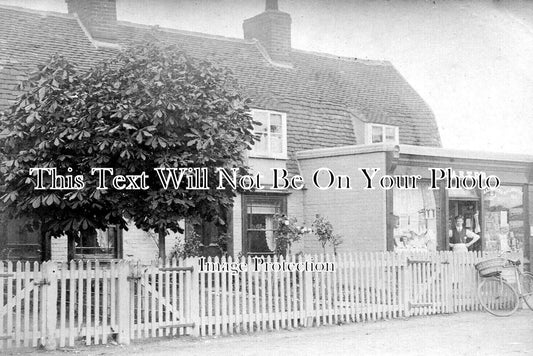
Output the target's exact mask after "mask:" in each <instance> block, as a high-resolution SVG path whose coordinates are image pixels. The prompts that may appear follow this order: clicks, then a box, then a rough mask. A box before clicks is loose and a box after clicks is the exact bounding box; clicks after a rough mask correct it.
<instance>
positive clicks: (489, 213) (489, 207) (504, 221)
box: [482, 186, 525, 252]
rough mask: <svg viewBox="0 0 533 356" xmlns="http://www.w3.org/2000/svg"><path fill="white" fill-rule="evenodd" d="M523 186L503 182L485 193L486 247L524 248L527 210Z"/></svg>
mask: <svg viewBox="0 0 533 356" xmlns="http://www.w3.org/2000/svg"><path fill="white" fill-rule="evenodd" d="M523 202H524V197H523V190H522V187H521V186H500V187H499V188H497V189H496V190H492V191H487V192H485V193H484V196H483V205H484V209H483V210H484V212H483V219H482V221H483V226H484V237H485V241H484V250H485V251H502V252H507V251H519V250H522V249H523V248H524V238H525V214H524V204H523Z"/></svg>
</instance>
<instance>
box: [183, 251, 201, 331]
mask: <svg viewBox="0 0 533 356" xmlns="http://www.w3.org/2000/svg"><path fill="white" fill-rule="evenodd" d="M186 261H187V266H189V267H192V271H191V279H190V281H191V288H190V289H189V291H190V292H189V298H188V299H189V313H190V314H189V315H190V318H191V322H192V323H193V324H194V326H193V327H192V333H191V335H192V336H200V264H199V260H198V257H192V258H188V259H187V260H186ZM202 293H203V291H202Z"/></svg>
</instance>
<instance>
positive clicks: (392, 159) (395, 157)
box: [385, 145, 400, 251]
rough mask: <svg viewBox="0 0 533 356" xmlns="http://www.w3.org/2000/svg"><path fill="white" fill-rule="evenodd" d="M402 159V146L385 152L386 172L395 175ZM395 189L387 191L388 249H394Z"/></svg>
mask: <svg viewBox="0 0 533 356" xmlns="http://www.w3.org/2000/svg"><path fill="white" fill-rule="evenodd" d="M399 160H400V146H398V145H396V146H394V149H393V150H392V151H387V152H386V153H385V167H386V174H387V175H393V174H394V171H395V170H396V166H397V165H398V161H399ZM393 207H394V205H393V190H392V189H389V190H387V191H386V192H385V211H386V224H387V237H386V238H387V251H394V236H393V235H394V214H393Z"/></svg>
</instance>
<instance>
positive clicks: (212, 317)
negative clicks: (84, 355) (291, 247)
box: [0, 252, 484, 349]
mask: <svg viewBox="0 0 533 356" xmlns="http://www.w3.org/2000/svg"><path fill="white" fill-rule="evenodd" d="M482 258H484V257H483V256H482V255H481V254H479V253H473V252H470V253H463V254H455V253H452V252H439V253H433V254H408V253H404V254H397V253H392V252H372V253H364V252H363V253H349V254H340V255H338V256H331V255H305V256H289V257H287V258H284V257H276V256H271V257H267V258H266V260H264V261H263V262H264V263H263V264H261V266H262V267H264V265H265V264H269V266H271V267H272V268H270V269H268V270H267V269H265V268H259V269H258V270H255V269H254V268H253V267H254V265H255V263H259V262H256V261H254V259H253V258H252V257H248V258H241V259H232V258H231V257H228V258H225V257H223V258H221V259H219V258H214V259H210V258H208V259H207V260H203V262H202V261H201V260H200V259H198V258H189V259H185V260H171V261H165V263H154V264H152V265H150V266H143V265H140V264H137V263H132V262H125V261H115V262H111V263H105V264H104V263H99V262H98V261H77V262H74V261H73V262H71V263H69V264H67V263H55V262H45V263H42V264H38V263H31V264H30V263H20V262H17V263H12V262H0V291H1V293H0V308H1V309H0V349H9V348H15V347H36V346H40V345H44V346H45V347H46V348H49V349H54V348H56V347H64V346H75V345H76V344H77V343H80V342H81V343H83V344H86V345H93V344H105V343H107V342H110V341H111V340H112V339H115V340H116V341H118V342H120V343H125V344H127V343H129V342H130V340H135V339H143V338H153V337H165V336H176V335H185V334H189V335H195V336H203V335H227V334H236V333H249V332H255V331H259V330H276V329H285V328H297V327H310V326H316V325H326V324H342V323H352V322H363V321H367V320H378V319H392V318H399V317H409V316H411V315H430V314H443V313H453V312H461V311H468V310H478V309H480V305H479V303H478V301H477V296H476V287H477V273H476V271H475V268H474V265H475V264H476V263H477V262H478V261H480V260H481V259H482ZM201 263H202V264H201ZM283 263H285V264H291V265H292V266H297V264H300V266H305V264H306V263H307V269H306V270H297V269H295V268H293V269H287V268H285V269H283V268H282V269H277V268H276V267H277V266H281V265H283ZM215 265H216V266H218V267H220V268H221V269H223V270H220V268H218V269H217V268H207V266H211V267H212V266H215ZM221 266H222V267H221ZM223 266H226V267H230V268H226V269H224V267H223ZM232 266H233V267H235V268H231V267H232ZM244 266H246V267H247V268H245V267H244ZM310 266H314V267H315V270H311V269H312V267H310ZM317 266H330V267H333V270H331V268H330V270H329V271H320V270H316V267H317Z"/></svg>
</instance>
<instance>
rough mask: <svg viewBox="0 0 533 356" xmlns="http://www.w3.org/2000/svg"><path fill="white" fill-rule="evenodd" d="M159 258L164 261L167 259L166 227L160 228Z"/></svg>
mask: <svg viewBox="0 0 533 356" xmlns="http://www.w3.org/2000/svg"><path fill="white" fill-rule="evenodd" d="M158 233H159V258H160V259H162V260H163V261H164V260H165V259H166V248H165V242H166V241H165V240H166V236H167V234H166V230H165V229H159V231H158Z"/></svg>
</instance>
